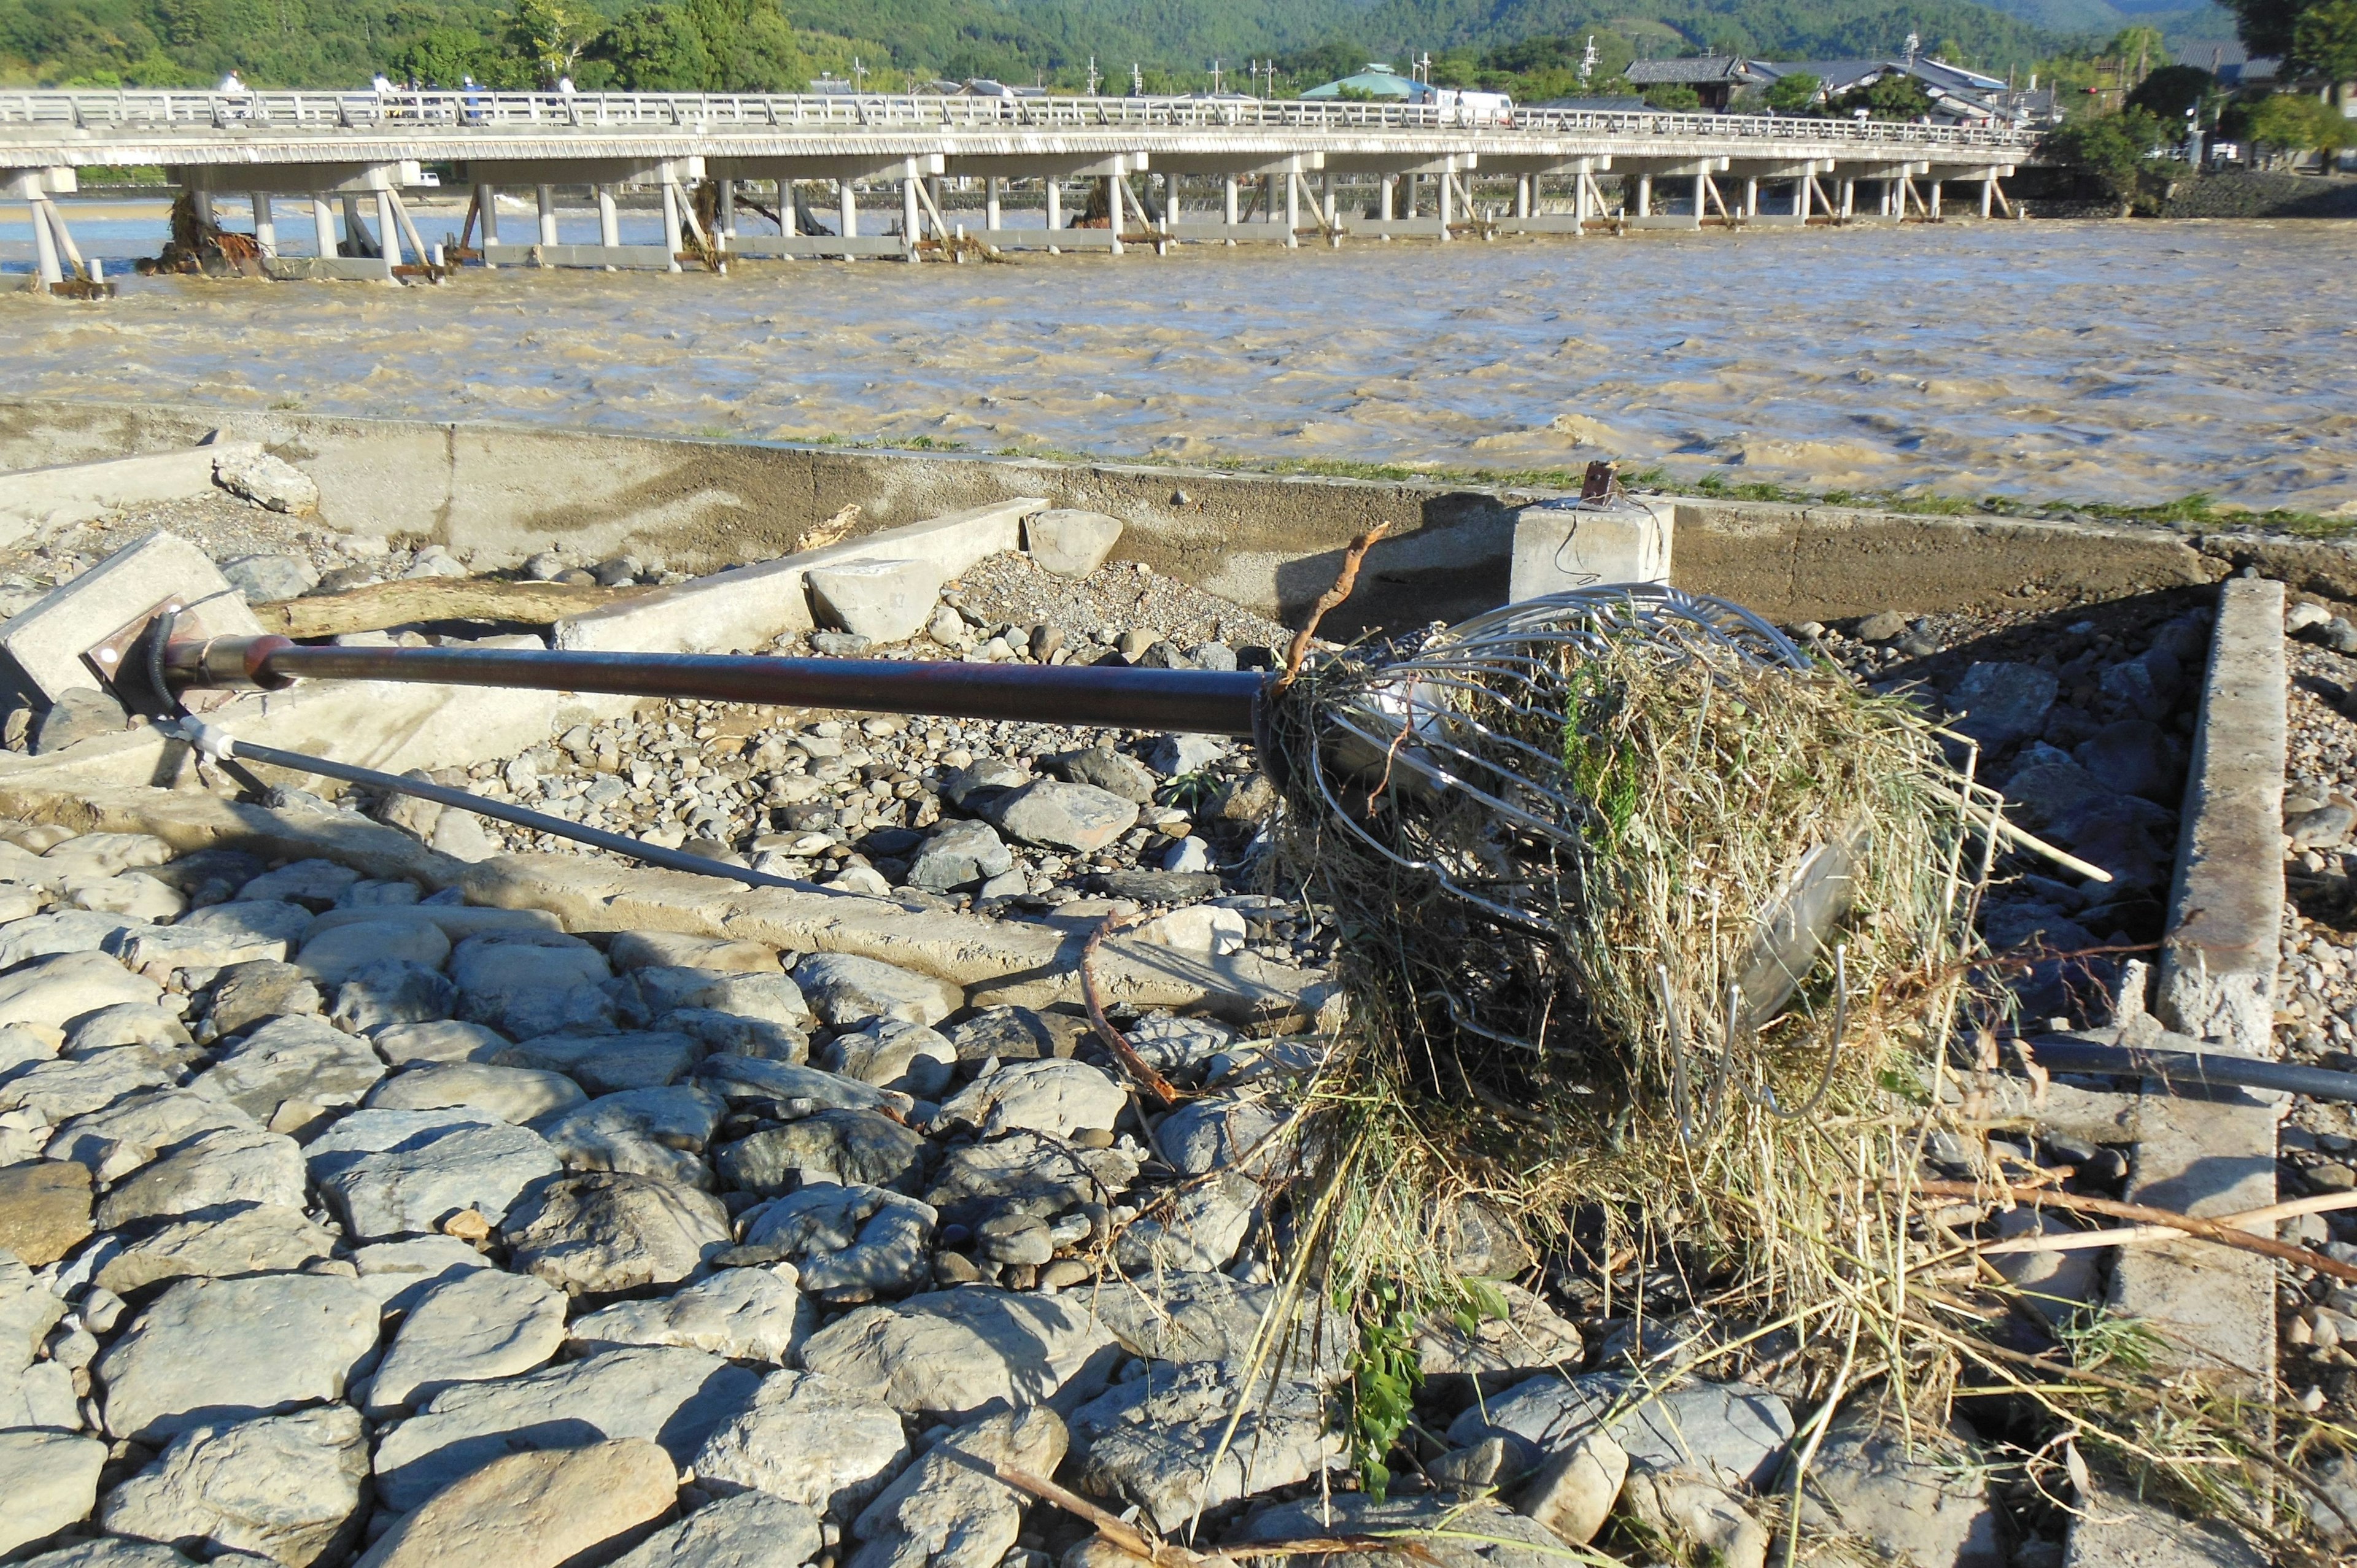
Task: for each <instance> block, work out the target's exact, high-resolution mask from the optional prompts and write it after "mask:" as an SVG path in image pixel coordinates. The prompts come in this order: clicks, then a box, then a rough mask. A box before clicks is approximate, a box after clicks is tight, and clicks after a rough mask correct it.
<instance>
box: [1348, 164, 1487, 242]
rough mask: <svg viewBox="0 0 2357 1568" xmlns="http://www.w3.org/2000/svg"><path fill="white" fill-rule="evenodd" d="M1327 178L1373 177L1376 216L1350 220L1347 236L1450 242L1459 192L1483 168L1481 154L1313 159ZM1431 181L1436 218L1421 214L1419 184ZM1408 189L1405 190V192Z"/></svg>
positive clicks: (1455, 219) (1455, 218)
mask: <svg viewBox="0 0 2357 1568" xmlns="http://www.w3.org/2000/svg"><path fill="white" fill-rule="evenodd" d="M1313 156H1317V157H1318V159H1319V163H1320V166H1322V167H1323V168H1324V170H1325V171H1326V172H1327V173H1328V174H1329V175H1338V176H1353V175H1356V176H1372V177H1374V180H1375V212H1376V216H1375V217H1372V218H1357V217H1352V218H1350V219H1347V220H1343V221H1341V222H1340V225H1339V227H1340V230H1341V231H1342V232H1344V233H1346V234H1369V235H1372V236H1374V237H1376V238H1378V239H1383V240H1393V239H1417V240H1443V241H1445V240H1447V239H1448V238H1450V235H1449V233H1448V230H1449V226H1450V225H1451V224H1453V223H1455V222H1456V221H1457V200H1456V190H1457V188H1458V187H1459V186H1460V185H1461V184H1462V182H1463V180H1464V177H1466V176H1467V175H1469V174H1470V173H1471V172H1472V171H1473V170H1474V169H1475V168H1476V167H1480V166H1483V165H1482V164H1481V158H1482V156H1483V155H1481V154H1480V153H1450V154H1447V155H1445V156H1439V157H1425V158H1419V157H1414V156H1397V155H1386V154H1380V153H1376V154H1369V153H1360V152H1348V153H1325V154H1322V155H1313ZM1426 179H1429V180H1431V181H1432V183H1433V185H1434V187H1435V191H1434V209H1435V210H1434V215H1433V216H1431V217H1426V216H1424V215H1423V213H1422V210H1421V209H1422V205H1423V204H1422V200H1421V189H1420V188H1421V185H1422V182H1423V181H1425V180H1426ZM1403 187H1405V188H1403Z"/></svg>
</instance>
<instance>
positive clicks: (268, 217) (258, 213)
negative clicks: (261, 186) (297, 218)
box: [246, 190, 278, 256]
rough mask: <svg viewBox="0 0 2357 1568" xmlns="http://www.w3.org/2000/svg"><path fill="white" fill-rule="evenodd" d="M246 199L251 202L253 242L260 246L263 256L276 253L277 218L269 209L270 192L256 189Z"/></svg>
mask: <svg viewBox="0 0 2357 1568" xmlns="http://www.w3.org/2000/svg"><path fill="white" fill-rule="evenodd" d="M246 199H247V200H248V201H251V202H252V203H253V242H254V243H255V244H257V245H259V246H261V247H262V253H263V254H264V255H265V256H274V255H276V254H277V253H278V220H277V219H276V217H275V216H274V214H273V213H272V212H271V210H270V193H269V192H268V191H266V190H257V191H254V192H253V193H252V194H251V195H249V196H248V197H247V198H246Z"/></svg>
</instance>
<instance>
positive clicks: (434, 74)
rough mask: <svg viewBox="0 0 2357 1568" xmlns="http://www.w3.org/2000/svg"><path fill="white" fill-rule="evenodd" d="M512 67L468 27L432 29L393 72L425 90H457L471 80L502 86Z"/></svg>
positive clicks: (399, 59) (405, 53) (398, 61)
mask: <svg viewBox="0 0 2357 1568" xmlns="http://www.w3.org/2000/svg"><path fill="white" fill-rule="evenodd" d="M508 64H509V60H508V57H507V56H505V55H503V54H501V53H500V50H499V48H497V46H495V45H494V44H493V43H492V42H491V40H490V39H489V38H485V37H484V36H483V35H482V34H480V33H478V32H476V31H474V30H473V29H471V28H468V27H429V28H428V29H426V30H425V32H424V33H422V34H420V35H419V36H418V37H417V38H416V39H415V40H414V42H412V43H411V44H410V45H409V47H408V48H404V49H403V50H402V51H401V53H400V54H399V55H398V56H397V57H395V58H394V59H393V74H394V75H395V76H398V77H400V78H401V79H402V80H403V81H414V82H416V83H417V84H418V85H419V86H421V87H457V86H458V85H459V84H460V83H461V82H463V81H466V80H467V78H468V77H470V76H471V77H473V78H474V79H475V80H476V81H480V82H484V83H486V84H488V85H491V86H498V85H501V83H500V77H501V76H502V75H503V74H504V68H505V67H506V66H507V65H508Z"/></svg>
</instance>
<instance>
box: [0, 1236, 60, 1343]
mask: <svg viewBox="0 0 2357 1568" xmlns="http://www.w3.org/2000/svg"><path fill="white" fill-rule="evenodd" d="M65 1310H66V1304H65V1301H64V1299H63V1298H62V1297H60V1296H59V1295H58V1294H56V1293H55V1292H53V1291H51V1290H50V1289H49V1288H48V1285H47V1284H46V1283H42V1282H41V1281H39V1280H38V1279H35V1278H34V1277H33V1271H32V1270H31V1269H28V1268H27V1267H26V1266H25V1264H24V1262H22V1261H21V1260H19V1259H17V1258H16V1257H14V1256H11V1255H10V1254H8V1253H6V1252H0V1370H10V1371H13V1370H16V1369H19V1368H23V1367H29V1366H31V1365H32V1363H33V1357H34V1355H35V1354H36V1353H38V1351H39V1349H40V1348H41V1341H42V1339H43V1338H44V1337H46V1336H47V1335H48V1332H49V1330H50V1329H51V1328H52V1327H54V1326H56V1324H57V1321H58V1319H59V1318H60V1317H62V1316H65Z"/></svg>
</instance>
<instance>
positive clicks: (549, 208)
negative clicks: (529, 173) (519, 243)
mask: <svg viewBox="0 0 2357 1568" xmlns="http://www.w3.org/2000/svg"><path fill="white" fill-rule="evenodd" d="M532 189H533V203H534V205H535V206H536V207H538V209H539V212H538V217H539V219H540V242H541V245H542V247H543V248H546V247H548V246H551V245H554V244H555V243H556V188H555V187H554V186H553V185H545V184H542V185H535V186H533V188H532ZM540 264H541V265H542V266H546V265H547V264H548V263H546V262H545V261H544V262H542V263H540Z"/></svg>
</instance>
